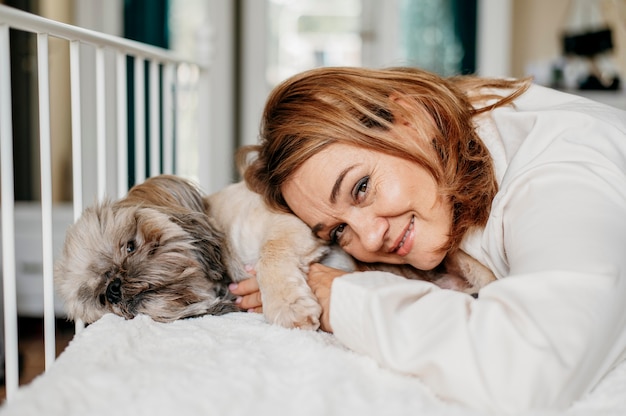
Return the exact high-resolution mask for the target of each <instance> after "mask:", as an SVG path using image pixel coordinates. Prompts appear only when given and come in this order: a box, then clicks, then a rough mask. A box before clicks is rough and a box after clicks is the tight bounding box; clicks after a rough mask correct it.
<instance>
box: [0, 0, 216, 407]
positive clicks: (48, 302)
mask: <svg viewBox="0 0 626 416" xmlns="http://www.w3.org/2000/svg"><path fill="white" fill-rule="evenodd" d="M11 29H13V30H18V31H23V32H28V33H33V34H35V35H36V38H37V79H38V94H37V95H38V109H39V111H38V112H39V146H40V155H41V156H40V170H41V223H42V230H41V235H42V251H43V286H44V289H43V305H44V344H45V363H46V369H48V368H49V366H50V364H51V363H52V362H53V361H54V359H55V356H56V351H55V306H54V290H53V261H54V254H55V253H54V248H55V247H53V238H52V210H53V204H52V191H51V189H52V184H51V177H52V166H51V157H50V156H51V144H50V143H51V133H50V104H51V103H50V100H51V98H50V94H49V91H50V80H49V71H50V68H49V64H48V61H49V56H48V55H49V50H48V45H49V41H50V38H58V39H62V40H64V41H66V42H68V43H69V61H70V62H69V64H70V90H71V95H70V96H71V106H70V108H69V111H70V112H71V136H72V137H71V142H72V146H71V149H72V172H73V175H72V176H73V184H72V190H73V212H74V219H76V218H77V217H78V216H79V215H80V213H81V212H82V210H83V201H84V200H89V201H93V200H94V199H95V198H94V195H91V196H90V195H88V194H89V193H91V191H89V188H90V186H88V185H86V184H85V183H83V177H84V176H85V175H86V174H87V173H89V172H91V171H95V172H96V173H95V177H96V183H97V185H96V187H95V188H96V189H95V194H96V195H95V196H97V197H98V198H101V197H103V196H104V195H105V194H107V193H108V194H111V192H110V190H111V189H112V188H114V189H115V193H116V195H114V196H121V195H123V194H125V193H126V191H127V188H128V180H127V178H128V175H129V172H128V164H127V163H126V161H127V157H128V154H127V149H128V134H127V123H128V121H129V120H128V108H127V102H128V94H127V82H126V76H127V66H128V64H127V58H128V57H130V58H132V61H133V65H132V71H133V73H134V103H132V105H133V109H134V119H135V129H134V136H135V140H134V148H135V161H134V167H135V170H134V177H135V182H136V183H138V182H141V181H142V180H143V179H145V177H146V176H152V175H154V174H158V173H178V167H179V165H180V163H176V162H175V160H176V155H179V154H182V153H183V151H182V149H181V148H180V143H181V141H182V140H181V138H180V137H178V134H177V132H178V127H179V126H180V124H181V122H180V121H178V120H177V118H178V117H180V114H179V111H177V107H178V106H177V103H178V102H179V100H181V99H183V97H182V95H183V93H184V92H185V91H187V92H189V91H196V92H197V91H198V90H199V88H200V87H198V85H202V84H203V83H204V82H205V79H206V77H207V73H208V68H207V66H208V65H207V64H206V63H204V64H199V63H197V62H190V61H189V60H185V59H181V58H179V57H177V56H176V55H175V54H173V53H172V52H171V51H167V50H164V49H160V48H156V47H152V46H148V45H144V44H141V43H139V42H134V41H130V40H127V39H122V38H119V37H115V36H110V35H106V34H102V33H98V32H94V31H90V30H85V29H81V28H78V27H75V26H71V25H67V24H63V23H59V22H55V21H52V20H48V19H44V18H41V17H39V16H35V15H32V14H29V13H25V12H22V11H19V10H15V9H13V8H9V7H6V6H2V5H0V149H1V150H0V187H1V194H0V197H1V206H0V208H1V212H2V216H1V219H2V223H1V224H2V279H3V287H4V337H5V343H4V356H5V379H6V393H7V400H10V399H11V396H12V395H13V394H14V393H15V391H16V390H17V388H18V385H19V368H18V367H19V365H18V355H19V353H18V327H17V325H18V324H17V322H18V319H17V318H18V314H17V303H16V299H17V298H16V264H15V258H16V249H15V239H16V236H15V191H14V162H13V126H12V107H11V106H12V96H11V65H10V60H11V56H10V55H11V54H10V36H11V35H10V33H11V31H10V30H11ZM86 46H87V47H89V48H93V49H94V50H95V58H94V61H95V62H94V64H95V86H96V88H95V91H96V94H95V95H94V96H93V97H88V98H87V99H92V100H93V101H94V103H95V108H96V117H95V124H96V129H95V130H96V134H95V137H96V139H95V140H96V146H95V147H96V151H95V154H96V155H97V156H96V160H95V161H93V160H87V161H85V160H83V159H84V157H85V156H84V153H85V151H84V149H83V144H84V143H85V140H86V138H85V137H83V135H84V134H83V130H84V129H83V127H84V126H83V125H82V123H83V117H82V115H83V114H82V113H83V111H84V104H85V103H84V102H82V100H85V94H81V89H82V88H83V87H84V81H81V75H83V76H84V75H85V74H84V73H83V72H81V71H83V70H82V68H81V62H84V58H85V56H81V54H82V50H83V48H85V47H86ZM111 54H113V55H114V57H115V59H114V60H115V65H114V67H115V70H114V72H115V74H109V72H111V71H109V66H110V65H109V66H107V60H106V57H107V56H110V55H111ZM146 65H147V66H148V69H149V70H148V71H147V75H146V71H145V67H146ZM183 69H186V70H187V71H185V70H183ZM190 71H191V72H192V73H194V74H199V76H198V77H195V78H194V82H195V83H196V84H198V85H196V84H194V85H191V86H190V85H182V84H181V82H180V81H179V80H178V76H177V74H178V73H179V72H182V73H189V72H190ZM113 76H114V79H115V81H114V83H115V85H109V84H110V83H111V79H113ZM186 79H187V80H189V77H187V78H186ZM146 85H147V86H148V88H147V90H146ZM205 85H206V84H205ZM146 96H147V98H145V97H146ZM109 100H114V101H113V102H114V107H115V109H116V110H115V114H114V115H110V114H107V109H106V108H107V103H108V102H109ZM200 101H202V100H200ZM24 111H28V109H24ZM198 111H201V109H198ZM112 120H114V121H115V122H114V123H112V122H111V121H112ZM144 120H147V123H144V122H143V121H144ZM146 125H148V129H147V130H148V131H149V132H150V134H149V137H146ZM108 129H112V131H109V130H108ZM192 130H193V129H192ZM197 130H198V129H196V131H197ZM111 135H114V136H116V137H117V143H116V154H115V155H113V156H111V155H110V153H111V152H110V151H108V149H109V148H110V147H111V146H109V145H108V143H107V137H108V136H111ZM204 140H207V139H206V138H204ZM146 142H147V143H148V147H149V154H147V153H146V151H147V149H146ZM198 145H200V144H199V143H198ZM194 153H195V154H196V156H197V157H198V158H200V157H201V153H202V150H200V151H198V149H195V151H194ZM204 156H207V155H204ZM146 159H147V160H148V164H149V166H150V171H149V172H146ZM111 166H114V167H115V170H116V171H115V176H116V179H117V181H116V184H111V183H110V182H111V181H110V177H111V176H112V175H113V172H111V171H110V168H111ZM198 179H200V181H201V182H202V178H198ZM86 191H87V192H86ZM81 328H82V326H81V324H80V323H78V324H77V331H79V330H80V329H81Z"/></svg>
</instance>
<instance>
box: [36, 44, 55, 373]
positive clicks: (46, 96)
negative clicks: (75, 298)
mask: <svg viewBox="0 0 626 416" xmlns="http://www.w3.org/2000/svg"><path fill="white" fill-rule="evenodd" d="M37 80H38V86H39V148H40V151H39V154H40V169H41V237H42V250H43V306H44V314H43V317H44V352H45V354H44V356H45V368H46V370H48V369H49V368H50V366H51V365H52V363H53V362H54V359H55V357H56V349H55V345H56V342H55V334H54V332H55V331H54V324H55V322H54V280H53V268H54V260H53V254H52V253H53V249H52V161H51V156H50V155H51V152H52V146H51V143H50V140H51V137H50V68H49V65H48V34H47V33H40V34H38V35H37Z"/></svg>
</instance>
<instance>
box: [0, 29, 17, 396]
mask: <svg viewBox="0 0 626 416" xmlns="http://www.w3.org/2000/svg"><path fill="white" fill-rule="evenodd" d="M0 91H2V94H0V149H2V150H1V151H0V189H1V191H0V200H1V202H0V203H1V211H2V281H3V285H4V357H5V381H6V383H5V384H6V394H7V400H8V401H10V400H11V398H12V397H13V395H14V394H15V392H16V391H17V388H18V384H19V369H18V367H19V366H18V349H17V299H16V296H17V290H16V277H15V201H14V197H15V192H14V189H13V123H12V119H11V118H12V115H11V54H10V42H9V26H7V25H6V24H1V23H0Z"/></svg>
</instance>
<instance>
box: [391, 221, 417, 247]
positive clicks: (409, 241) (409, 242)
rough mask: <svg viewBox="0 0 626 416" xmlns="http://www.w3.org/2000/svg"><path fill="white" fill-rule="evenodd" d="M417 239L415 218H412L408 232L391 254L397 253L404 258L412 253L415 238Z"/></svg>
mask: <svg viewBox="0 0 626 416" xmlns="http://www.w3.org/2000/svg"><path fill="white" fill-rule="evenodd" d="M414 237H415V217H411V221H410V222H409V225H408V226H407V227H406V231H404V233H403V234H402V235H401V236H400V238H399V239H398V240H400V241H399V242H397V243H396V244H395V245H394V246H393V248H392V249H391V253H394V252H395V253H396V254H397V255H398V256H400V257H404V256H406V255H407V254H409V252H410V251H411V248H412V247H413V238H414Z"/></svg>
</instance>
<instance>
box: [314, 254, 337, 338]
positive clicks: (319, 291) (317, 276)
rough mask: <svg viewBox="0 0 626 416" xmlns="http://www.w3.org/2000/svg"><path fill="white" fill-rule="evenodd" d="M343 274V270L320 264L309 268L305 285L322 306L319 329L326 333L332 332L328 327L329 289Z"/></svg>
mask: <svg viewBox="0 0 626 416" xmlns="http://www.w3.org/2000/svg"><path fill="white" fill-rule="evenodd" d="M344 274H346V272H344V271H343V270H339V269H333V268H332V267H328V266H324V265H323V264H320V263H314V264H312V265H311V267H310V268H309V279H308V281H307V283H308V284H309V286H310V287H311V290H313V293H314V294H315V296H316V297H317V300H318V302H319V303H320V305H321V306H322V316H321V318H320V328H321V329H322V330H324V331H326V332H331V333H332V332H333V328H332V327H331V326H330V289H331V286H332V284H333V281H334V280H335V279H336V278H338V277H341V276H343V275H344Z"/></svg>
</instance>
